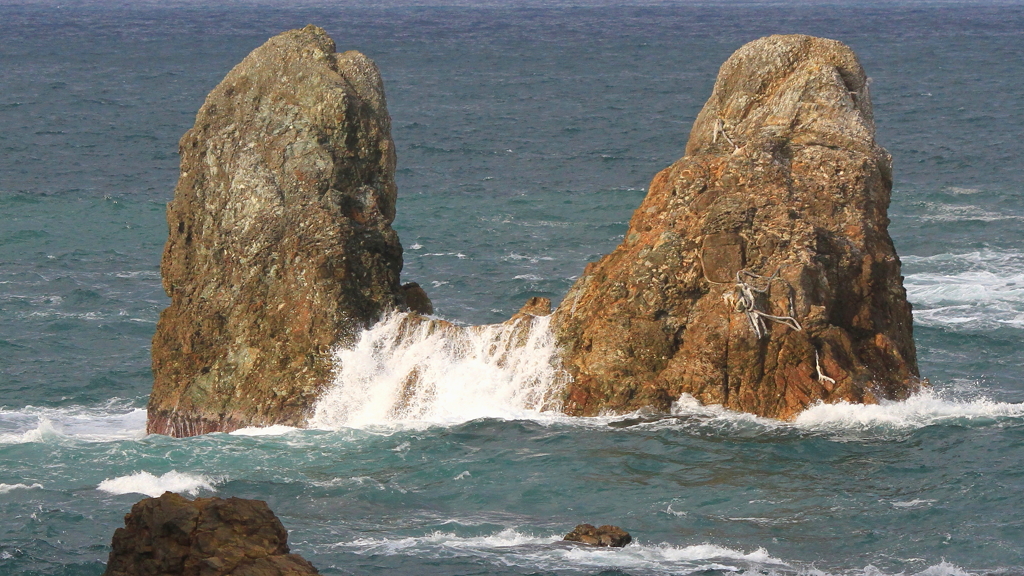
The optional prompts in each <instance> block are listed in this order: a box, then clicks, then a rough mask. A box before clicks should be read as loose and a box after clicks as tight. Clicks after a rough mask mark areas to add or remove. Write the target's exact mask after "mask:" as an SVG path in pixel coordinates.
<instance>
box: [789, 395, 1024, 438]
mask: <svg viewBox="0 0 1024 576" xmlns="http://www.w3.org/2000/svg"><path fill="white" fill-rule="evenodd" d="M1020 417H1024V404H1013V403H1009V402H995V401H993V400H989V399H987V398H974V399H969V400H960V399H953V398H946V397H944V395H943V394H941V393H939V392H937V391H936V390H935V389H933V388H925V389H923V390H921V391H920V392H918V393H917V394H914V395H913V396H911V397H910V398H908V399H906V400H903V401H899V402H897V401H882V402H880V403H878V404H852V403H849V402H838V403H835V404H825V403H821V402H819V403H818V404H814V405H813V406H810V407H809V408H807V409H806V410H804V411H803V412H801V413H800V414H799V415H797V417H796V419H795V420H794V422H793V424H794V425H795V426H797V427H799V428H802V429H805V430H835V429H847V430H862V429H867V428H879V427H884V428H889V429H903V430H905V429H913V428H923V427H925V426H931V425H934V424H959V423H964V422H970V421H976V420H982V421H993V420H996V419H1000V418H1020Z"/></svg>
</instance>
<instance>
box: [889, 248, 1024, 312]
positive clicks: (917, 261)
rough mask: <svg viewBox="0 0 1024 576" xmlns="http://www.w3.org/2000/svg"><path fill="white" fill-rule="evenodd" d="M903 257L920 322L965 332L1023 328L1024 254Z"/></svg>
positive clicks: (910, 296) (909, 292) (986, 252)
mask: <svg viewBox="0 0 1024 576" xmlns="http://www.w3.org/2000/svg"><path fill="white" fill-rule="evenodd" d="M902 260H903V263H904V264H905V266H906V268H907V270H906V271H907V275H906V278H905V280H904V287H905V288H906V289H907V299H908V300H910V301H911V302H912V303H913V304H914V320H915V322H917V323H919V324H923V325H925V326H941V327H946V328H952V329H961V330H964V329H966V330H986V329H992V328H997V327H999V326H1010V327H1014V328H1024V254H1021V253H1018V252H1008V251H1001V250H982V251H976V252H967V253H961V254H953V253H946V254H937V255H934V256H912V255H911V256H904V257H903V258H902Z"/></svg>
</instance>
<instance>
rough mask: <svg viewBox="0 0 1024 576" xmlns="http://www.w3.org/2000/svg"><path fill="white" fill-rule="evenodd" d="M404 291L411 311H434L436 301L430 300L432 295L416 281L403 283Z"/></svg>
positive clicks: (423, 312) (406, 302)
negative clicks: (428, 294)
mask: <svg viewBox="0 0 1024 576" xmlns="http://www.w3.org/2000/svg"><path fill="white" fill-rule="evenodd" d="M402 293H403V294H404V295H405V305H406V306H407V307H408V308H409V310H410V311H412V312H416V313H417V314H424V315H430V314H433V313H434V303H433V302H431V301H430V296H427V292H426V290H424V289H423V287H422V286H420V285H419V284H417V283H416V282H406V283H405V284H402Z"/></svg>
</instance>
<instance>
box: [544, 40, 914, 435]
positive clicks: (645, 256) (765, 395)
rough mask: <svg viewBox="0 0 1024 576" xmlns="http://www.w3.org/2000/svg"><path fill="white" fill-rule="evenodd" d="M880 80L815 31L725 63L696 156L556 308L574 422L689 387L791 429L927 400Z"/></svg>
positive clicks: (689, 156)
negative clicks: (876, 87) (895, 402)
mask: <svg viewBox="0 0 1024 576" xmlns="http://www.w3.org/2000/svg"><path fill="white" fill-rule="evenodd" d="M868 82H869V80H868V78H867V77H866V75H865V73H864V70H863V69H862V68H861V66H860V64H859V63H858V61H857V58H856V56H855V55H854V53H853V51H852V50H851V49H850V48H849V47H847V46H846V45H844V44H842V43H840V42H837V41H834V40H827V39H822V38H814V37H810V36H802V35H788V36H770V37H767V38H762V39H760V40H756V41H754V42H751V43H749V44H747V45H745V46H743V47H742V48H740V49H739V50H738V51H737V52H736V53H735V54H733V55H732V57H730V58H729V60H728V61H726V62H725V64H724V65H723V66H722V68H721V70H720V72H719V75H718V79H717V81H716V82H715V87H714V91H713V93H712V95H711V98H710V99H709V100H708V102H707V104H705V106H704V109H703V110H702V111H701V112H700V115H699V116H698V117H697V120H696V122H695V123H694V126H693V129H692V131H691V133H690V139H689V142H688V143H687V145H686V155H685V156H684V157H683V158H681V159H680V160H678V161H677V162H676V163H674V164H673V165H671V166H669V167H668V168H666V169H664V170H662V171H661V172H660V173H658V174H657V175H656V176H655V177H654V180H653V182H652V183H651V186H650V190H649V192H648V194H647V197H646V198H645V199H644V201H643V203H642V204H641V206H640V207H639V208H638V209H637V210H636V212H635V213H634V214H633V217H632V220H631V221H630V225H629V230H628V232H627V233H626V237H625V239H624V241H623V242H622V244H621V245H619V246H618V248H616V249H615V251H613V252H612V253H611V254H609V255H607V256H605V257H604V258H603V259H601V260H600V261H598V262H595V263H592V264H590V265H588V266H587V267H586V270H585V272H584V274H583V275H581V276H580V278H579V279H578V280H577V282H576V283H575V284H574V285H573V287H572V288H571V289H570V290H569V292H568V294H567V296H566V297H565V299H564V300H563V301H562V303H561V305H560V306H559V307H558V309H557V311H556V312H555V318H554V319H553V326H554V329H555V330H556V333H557V337H558V339H559V342H560V343H561V344H562V349H563V354H562V362H563V366H564V368H565V369H567V370H568V371H569V373H570V374H571V375H572V377H573V382H572V383H571V384H570V385H569V387H568V389H567V390H566V401H565V410H566V411H567V412H568V413H570V414H577V415H591V414H597V413H600V412H603V411H628V410H635V409H638V408H642V407H654V408H656V409H660V410H665V409H668V408H669V407H670V404H671V403H672V401H673V400H675V399H677V398H679V397H680V396H681V395H682V394H684V393H685V394H690V395H692V396H693V397H695V398H696V399H697V400H699V401H701V402H703V403H705V404H721V405H724V406H726V407H728V408H731V409H734V410H741V411H745V412H751V413H754V414H758V415H761V416H768V417H774V418H791V417H793V416H795V415H796V414H797V413H799V412H800V411H802V410H803V409H805V408H806V407H807V406H809V405H810V404H813V403H815V402H817V401H819V400H820V401H823V402H827V403H833V402H839V401H849V402H867V403H871V402H876V401H878V400H880V399H898V398H904V397H906V396H907V395H908V394H909V393H910V392H912V391H913V390H915V389H917V387H918V386H919V385H920V382H919V379H918V369H917V359H916V351H915V347H914V341H913V333H912V318H911V309H910V304H909V303H908V302H907V299H906V291H905V290H904V288H903V282H902V277H901V276H900V260H899V258H898V257H897V255H896V251H895V249H894V247H893V243H892V240H891V238H890V236H889V233H888V228H887V227H888V224H889V219H888V217H887V215H886V212H887V209H888V206H889V198H890V192H891V189H892V168H891V157H890V156H889V154H888V153H887V152H886V151H885V150H884V149H883V148H881V147H880V146H879V145H878V144H876V143H875V128H874V120H873V115H872V109H871V100H870V97H869V95H868Z"/></svg>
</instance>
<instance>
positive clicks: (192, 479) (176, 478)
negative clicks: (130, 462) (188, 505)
mask: <svg viewBox="0 0 1024 576" xmlns="http://www.w3.org/2000/svg"><path fill="white" fill-rule="evenodd" d="M218 482H219V480H218V479H212V478H210V477H207V476H202V475H199V474H188V473H183V472H178V471H177V470H171V471H170V472H168V473H166V474H164V475H162V476H155V475H153V474H151V473H149V472H145V471H142V472H136V473H134V474H129V475H128V476H118V477H117V478H108V479H106V480H104V481H103V482H100V484H99V486H97V487H96V489H97V490H100V491H103V492H107V493H109V494H115V495H120V494H145V495H147V496H151V497H154V498H155V497H157V496H160V495H161V494H163V493H164V492H177V493H179V494H188V495H190V496H195V495H196V494H198V493H199V491H200V490H209V491H211V492H212V491H214V490H215V488H214V486H215V485H216V484H217V483H218Z"/></svg>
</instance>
